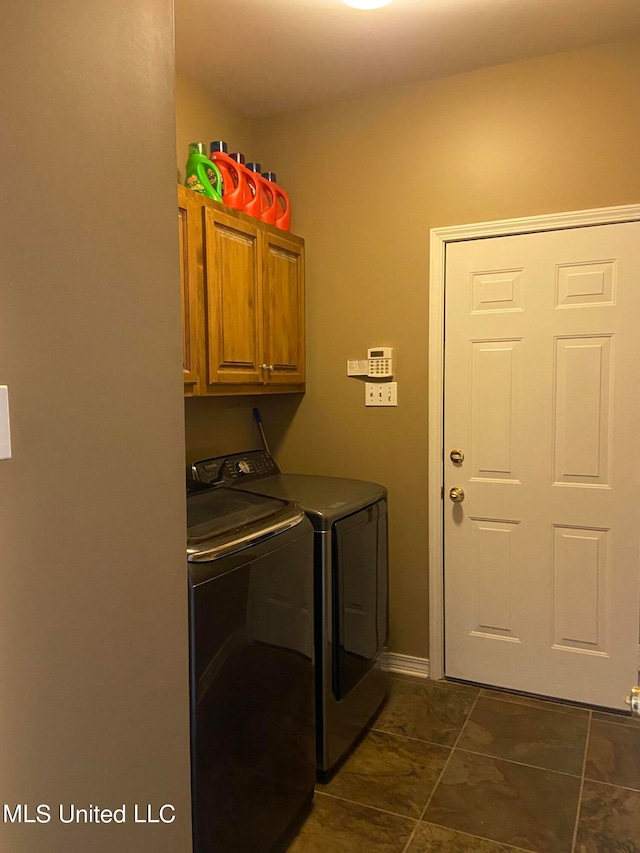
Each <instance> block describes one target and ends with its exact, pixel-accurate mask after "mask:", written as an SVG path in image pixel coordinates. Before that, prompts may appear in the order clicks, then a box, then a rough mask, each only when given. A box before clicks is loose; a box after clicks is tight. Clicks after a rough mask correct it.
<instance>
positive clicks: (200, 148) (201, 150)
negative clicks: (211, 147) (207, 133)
mask: <svg viewBox="0 0 640 853" xmlns="http://www.w3.org/2000/svg"><path fill="white" fill-rule="evenodd" d="M192 151H197V152H198V154H204V155H206V153H207V148H206V146H205V144H204V142H190V143H189V154H191V152H192Z"/></svg>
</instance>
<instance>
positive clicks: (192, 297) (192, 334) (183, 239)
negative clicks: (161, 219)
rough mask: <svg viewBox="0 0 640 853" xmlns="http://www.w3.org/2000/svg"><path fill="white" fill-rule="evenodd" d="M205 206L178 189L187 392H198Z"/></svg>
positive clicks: (181, 189)
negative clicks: (200, 286)
mask: <svg viewBox="0 0 640 853" xmlns="http://www.w3.org/2000/svg"><path fill="white" fill-rule="evenodd" d="M201 210H202V206H201V205H200V204H198V202H197V201H194V200H193V199H192V198H191V195H190V194H189V193H188V191H187V190H185V188H184V187H178V235H179V245H180V292H181V297H182V370H183V374H184V393H185V395H187V396H191V395H193V394H197V393H198V373H199V363H198V358H199V334H198V332H199V323H198V318H199V313H200V311H199V307H198V299H199V287H198V280H199V278H200V276H201V273H202V239H201V233H202V224H201V216H202V213H201Z"/></svg>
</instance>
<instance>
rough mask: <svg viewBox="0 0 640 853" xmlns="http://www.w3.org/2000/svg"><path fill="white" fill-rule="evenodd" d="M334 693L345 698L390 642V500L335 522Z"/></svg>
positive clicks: (333, 533) (379, 502)
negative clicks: (388, 522) (388, 637)
mask: <svg viewBox="0 0 640 853" xmlns="http://www.w3.org/2000/svg"><path fill="white" fill-rule="evenodd" d="M332 538H333V568H332V570H333V589H334V590H335V596H334V601H333V609H334V612H333V632H334V636H333V655H334V660H333V692H334V695H335V697H336V699H338V700H340V699H343V698H344V697H345V696H346V695H347V694H348V693H349V691H350V690H352V689H353V688H354V687H355V686H356V685H357V684H358V682H359V681H360V679H361V678H363V676H364V675H365V674H366V673H367V672H368V671H369V670H370V669H371V667H372V666H373V665H374V664H375V663H376V661H377V659H378V656H379V655H380V653H381V651H382V650H383V649H384V647H385V646H386V643H387V612H388V606H387V601H388V579H387V571H388V557H387V503H386V501H384V500H382V501H378V503H375V504H373V505H372V506H370V507H367V508H366V509H363V510H361V511H360V512H357V513H354V514H353V515H350V516H347V517H346V518H343V519H341V520H340V521H337V522H336V523H335V524H334V525H333V531H332Z"/></svg>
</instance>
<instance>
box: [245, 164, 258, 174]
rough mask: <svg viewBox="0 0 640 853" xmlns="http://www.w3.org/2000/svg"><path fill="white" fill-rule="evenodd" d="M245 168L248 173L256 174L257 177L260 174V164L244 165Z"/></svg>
mask: <svg viewBox="0 0 640 853" xmlns="http://www.w3.org/2000/svg"><path fill="white" fill-rule="evenodd" d="M245 166H246V167H247V169H249V171H250V172H257V173H258V174H259V175H260V174H262V166H261V165H260V163H255V162H253V163H245Z"/></svg>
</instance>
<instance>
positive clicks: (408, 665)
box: [380, 652, 429, 678]
mask: <svg viewBox="0 0 640 853" xmlns="http://www.w3.org/2000/svg"><path fill="white" fill-rule="evenodd" d="M380 666H381V669H385V670H387V671H388V672H396V673H398V675H413V676H415V677H416V678H429V658H415V657H411V655H399V654H396V653H395V652H386V653H385V654H384V655H383V656H382V657H381V660H380Z"/></svg>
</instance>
